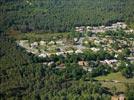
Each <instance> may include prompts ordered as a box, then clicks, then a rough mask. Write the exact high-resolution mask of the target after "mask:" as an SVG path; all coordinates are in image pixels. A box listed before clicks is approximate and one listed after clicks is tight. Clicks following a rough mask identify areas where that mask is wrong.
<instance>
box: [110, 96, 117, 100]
mask: <svg viewBox="0 0 134 100" xmlns="http://www.w3.org/2000/svg"><path fill="white" fill-rule="evenodd" d="M111 100H119V99H118V96H112V97H111Z"/></svg>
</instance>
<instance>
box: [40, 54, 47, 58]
mask: <svg viewBox="0 0 134 100" xmlns="http://www.w3.org/2000/svg"><path fill="white" fill-rule="evenodd" d="M39 57H43V58H45V57H47V55H46V54H40V55H39Z"/></svg>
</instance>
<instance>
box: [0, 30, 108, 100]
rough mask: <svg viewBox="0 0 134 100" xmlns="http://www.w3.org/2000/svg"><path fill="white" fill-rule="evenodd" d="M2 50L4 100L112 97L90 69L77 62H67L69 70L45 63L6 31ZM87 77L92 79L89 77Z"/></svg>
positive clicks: (0, 94) (0, 72) (0, 91)
mask: <svg viewBox="0 0 134 100" xmlns="http://www.w3.org/2000/svg"><path fill="white" fill-rule="evenodd" d="M0 54H1V55H0V69H1V70H0V80H1V84H0V97H1V99H2V100H7V99H8V100H14V99H23V100H29V99H32V100H44V99H45V100H52V99H55V100H59V99H60V100H62V99H67V100H75V99H77V100H81V98H84V99H90V100H93V99H96V98H98V99H101V100H102V99H109V98H110V95H108V94H107V95H106V94H105V92H103V88H101V84H100V83H99V82H96V84H94V83H93V82H92V78H91V77H90V75H89V73H85V71H83V70H82V69H81V68H80V67H79V66H78V65H77V64H73V63H72V64H67V66H68V67H67V68H66V69H65V70H57V69H55V68H53V67H49V66H45V65H42V64H40V63H39V62H35V61H37V60H34V59H35V57H31V54H27V53H26V52H25V50H24V49H22V48H20V47H18V46H17V45H16V43H15V42H14V39H12V38H11V37H9V36H7V35H5V34H3V33H1V35H0ZM86 77H87V78H89V79H90V80H89V81H85V79H87V78H86ZM102 94H104V95H102Z"/></svg>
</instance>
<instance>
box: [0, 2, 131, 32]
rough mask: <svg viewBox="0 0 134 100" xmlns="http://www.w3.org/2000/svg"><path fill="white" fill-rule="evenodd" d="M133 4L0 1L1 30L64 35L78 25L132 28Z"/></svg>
mask: <svg viewBox="0 0 134 100" xmlns="http://www.w3.org/2000/svg"><path fill="white" fill-rule="evenodd" d="M133 5H134V2H133V0H127V1H126V0H101V1H100V0H95V1H92V0H84V1H83V0H68V1H66V0H21V2H20V0H2V1H0V12H1V14H0V22H1V23H0V27H1V30H4V29H6V28H11V29H14V30H19V31H22V32H31V31H34V32H44V31H46V32H53V31H54V32H65V31H70V30H71V29H72V28H73V27H75V26H80V25H101V24H104V25H110V24H112V23H113V22H117V21H125V22H127V23H130V26H131V27H133V22H134V16H133V13H134V8H133Z"/></svg>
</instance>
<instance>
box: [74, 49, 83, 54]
mask: <svg viewBox="0 0 134 100" xmlns="http://www.w3.org/2000/svg"><path fill="white" fill-rule="evenodd" d="M75 53H77V54H78V53H83V51H82V50H76V51H75Z"/></svg>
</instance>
